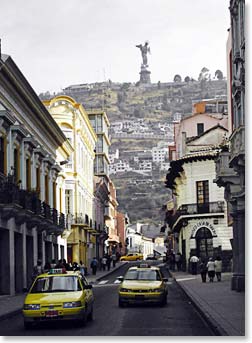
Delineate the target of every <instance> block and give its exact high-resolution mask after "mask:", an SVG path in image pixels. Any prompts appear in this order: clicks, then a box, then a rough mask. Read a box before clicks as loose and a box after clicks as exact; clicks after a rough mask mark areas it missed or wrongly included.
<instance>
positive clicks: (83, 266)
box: [79, 261, 86, 276]
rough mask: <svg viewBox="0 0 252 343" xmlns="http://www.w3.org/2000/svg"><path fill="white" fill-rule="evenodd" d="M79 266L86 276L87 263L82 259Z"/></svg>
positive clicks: (82, 273)
mask: <svg viewBox="0 0 252 343" xmlns="http://www.w3.org/2000/svg"><path fill="white" fill-rule="evenodd" d="M79 268H80V273H81V275H83V276H85V275H86V271H85V264H84V263H83V262H82V261H80V264H79Z"/></svg>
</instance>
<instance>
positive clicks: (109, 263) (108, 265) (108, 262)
mask: <svg viewBox="0 0 252 343" xmlns="http://www.w3.org/2000/svg"><path fill="white" fill-rule="evenodd" d="M110 265H111V257H110V255H108V256H107V268H108V270H110Z"/></svg>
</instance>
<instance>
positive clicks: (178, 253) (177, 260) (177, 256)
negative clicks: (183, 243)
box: [175, 252, 182, 272]
mask: <svg viewBox="0 0 252 343" xmlns="http://www.w3.org/2000/svg"><path fill="white" fill-rule="evenodd" d="M175 262H176V266H177V271H178V272H179V271H180V270H181V264H182V256H181V253H180V252H177V254H176V255H175Z"/></svg>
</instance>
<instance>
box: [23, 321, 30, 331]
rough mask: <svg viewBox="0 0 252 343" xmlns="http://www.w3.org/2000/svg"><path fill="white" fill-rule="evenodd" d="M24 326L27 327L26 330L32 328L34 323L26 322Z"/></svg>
mask: <svg viewBox="0 0 252 343" xmlns="http://www.w3.org/2000/svg"><path fill="white" fill-rule="evenodd" d="M24 328H25V330H29V329H31V328H32V323H29V322H24Z"/></svg>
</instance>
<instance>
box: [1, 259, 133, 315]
mask: <svg viewBox="0 0 252 343" xmlns="http://www.w3.org/2000/svg"><path fill="white" fill-rule="evenodd" d="M125 263H127V262H117V264H116V267H115V268H113V267H111V268H110V271H107V270H106V271H100V270H98V271H97V273H96V275H92V274H90V275H87V276H86V278H87V280H88V282H89V283H90V284H93V283H95V282H96V281H99V280H100V279H101V278H103V277H104V276H107V275H109V274H111V273H113V272H114V271H115V270H117V269H119V268H121V267H122V266H123V265H124V264H125ZM25 296H26V293H22V294H18V295H15V296H10V295H0V320H3V319H6V318H9V317H11V316H13V315H15V314H17V313H19V312H21V310H22V307H23V304H24V299H25Z"/></svg>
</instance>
